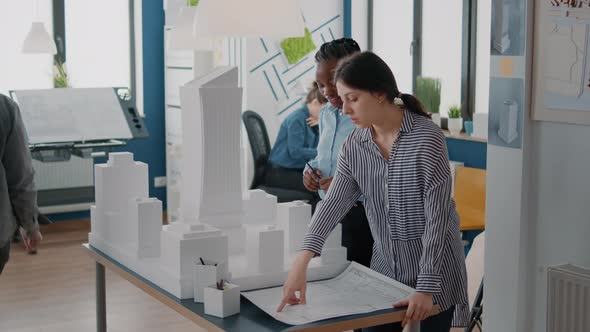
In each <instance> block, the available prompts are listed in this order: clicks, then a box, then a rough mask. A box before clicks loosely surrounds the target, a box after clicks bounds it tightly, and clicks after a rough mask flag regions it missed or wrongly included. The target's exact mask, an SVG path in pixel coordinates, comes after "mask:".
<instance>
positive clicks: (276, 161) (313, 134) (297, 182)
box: [265, 83, 327, 192]
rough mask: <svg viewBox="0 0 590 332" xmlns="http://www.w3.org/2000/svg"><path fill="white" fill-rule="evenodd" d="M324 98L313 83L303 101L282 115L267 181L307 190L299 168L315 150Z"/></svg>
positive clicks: (278, 185)
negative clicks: (301, 104) (301, 105)
mask: <svg viewBox="0 0 590 332" xmlns="http://www.w3.org/2000/svg"><path fill="white" fill-rule="evenodd" d="M326 102H327V101H326V98H324V96H323V95H322V94H321V93H320V91H319V89H318V87H317V85H316V84H315V83H314V84H313V85H312V87H311V89H310V90H309V92H308V93H307V97H306V99H305V105H303V107H301V108H299V109H297V110H296V111H293V112H292V113H291V114H289V115H288V116H287V117H286V118H285V120H284V121H283V123H282V124H281V128H280V129H279V133H278V135H277V139H276V142H275V145H274V146H273V148H272V150H271V152H270V157H269V162H270V166H269V169H268V170H267V172H266V178H265V184H266V185H268V186H271V187H278V188H285V189H291V190H297V191H305V192H306V191H307V189H306V188H305V187H304V186H303V183H302V182H301V172H302V171H303V169H304V168H305V163H306V162H308V161H309V160H311V159H313V158H315V156H316V154H317V150H316V148H317V146H318V128H317V123H318V116H319V113H320V109H321V108H322V106H323V105H324V104H326Z"/></svg>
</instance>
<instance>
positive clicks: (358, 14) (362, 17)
mask: <svg viewBox="0 0 590 332" xmlns="http://www.w3.org/2000/svg"><path fill="white" fill-rule="evenodd" d="M351 10H352V17H351V21H352V22H351V28H352V38H353V39H354V40H356V42H357V43H358V44H359V46H360V47H361V50H366V49H367V47H368V46H369V45H368V44H369V17H368V15H369V4H368V1H367V0H352V9H351Z"/></svg>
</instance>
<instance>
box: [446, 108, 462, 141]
mask: <svg viewBox="0 0 590 332" xmlns="http://www.w3.org/2000/svg"><path fill="white" fill-rule="evenodd" d="M448 127H449V131H450V132H451V134H452V135H459V134H460V133H461V129H463V118H461V107H459V106H457V105H453V106H451V108H449V124H448Z"/></svg>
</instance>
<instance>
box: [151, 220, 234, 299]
mask: <svg viewBox="0 0 590 332" xmlns="http://www.w3.org/2000/svg"><path fill="white" fill-rule="evenodd" d="M228 248H229V244H228V238H227V236H226V235H223V234H222V233H221V231H220V230H219V229H216V228H213V227H211V226H209V225H187V224H181V223H178V222H176V223H173V224H171V225H166V226H164V227H163V231H162V263H163V265H164V268H165V269H166V270H167V272H168V274H169V275H170V276H172V277H173V279H174V280H178V281H179V283H178V284H174V285H171V286H170V288H171V289H173V291H172V293H173V294H175V295H176V296H178V297H180V298H183V299H184V298H189V297H193V295H192V294H193V293H194V289H193V280H194V278H193V266H194V262H196V261H198V260H199V258H203V259H206V260H208V261H215V262H228V259H229V253H228ZM167 290H168V289H167Z"/></svg>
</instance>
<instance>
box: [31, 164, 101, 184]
mask: <svg viewBox="0 0 590 332" xmlns="http://www.w3.org/2000/svg"><path fill="white" fill-rule="evenodd" d="M33 168H34V169H35V187H36V188H37V190H51V189H64V188H76V187H88V186H93V185H94V175H93V172H94V161H93V160H92V158H88V159H82V158H78V157H76V156H72V158H71V159H70V160H68V161H61V162H47V163H42V162H40V161H37V160H33Z"/></svg>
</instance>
